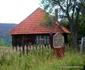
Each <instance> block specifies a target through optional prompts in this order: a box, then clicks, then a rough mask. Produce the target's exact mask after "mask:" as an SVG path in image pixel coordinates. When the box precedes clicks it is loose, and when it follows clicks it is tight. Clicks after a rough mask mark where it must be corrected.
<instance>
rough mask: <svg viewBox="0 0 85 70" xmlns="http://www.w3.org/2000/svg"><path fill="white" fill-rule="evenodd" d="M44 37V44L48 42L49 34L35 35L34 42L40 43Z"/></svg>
mask: <svg viewBox="0 0 85 70" xmlns="http://www.w3.org/2000/svg"><path fill="white" fill-rule="evenodd" d="M42 38H43V39H44V44H49V36H36V43H37V44H40V40H41V39H42Z"/></svg>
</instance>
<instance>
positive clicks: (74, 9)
mask: <svg viewBox="0 0 85 70" xmlns="http://www.w3.org/2000/svg"><path fill="white" fill-rule="evenodd" d="M82 2H83V0H41V4H42V6H43V7H44V9H45V10H49V11H51V12H52V9H53V8H56V7H59V8H60V9H61V11H62V12H63V13H64V16H65V17H66V18H67V20H68V22H69V25H70V31H71V36H72V43H73V47H74V48H75V49H76V48H77V46H78V27H79V16H80V10H81V3H82ZM62 16H63V15H62Z"/></svg>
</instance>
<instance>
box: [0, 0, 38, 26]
mask: <svg viewBox="0 0 85 70" xmlns="http://www.w3.org/2000/svg"><path fill="white" fill-rule="evenodd" d="M39 3H40V2H39V0H0V23H16V24H18V23H20V22H21V21H23V20H24V19H25V18H26V17H27V16H29V15H30V14H31V13H32V12H33V11H34V10H36V9H37V8H38V7H39Z"/></svg>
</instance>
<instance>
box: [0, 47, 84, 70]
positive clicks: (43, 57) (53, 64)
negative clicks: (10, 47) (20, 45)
mask: <svg viewBox="0 0 85 70" xmlns="http://www.w3.org/2000/svg"><path fill="white" fill-rule="evenodd" d="M84 65H85V54H80V53H79V52H76V53H74V52H73V51H72V49H71V48H68V49H66V52H65V56H64V57H63V58H57V57H55V55H54V54H53V50H50V51H49V50H47V49H44V52H42V51H41V50H38V52H36V54H35V52H34V51H31V52H30V53H29V54H28V55H21V56H20V55H19V52H16V53H12V54H10V53H7V52H4V54H3V55H0V70H83V66H84ZM72 66H73V67H74V68H73V67H72Z"/></svg>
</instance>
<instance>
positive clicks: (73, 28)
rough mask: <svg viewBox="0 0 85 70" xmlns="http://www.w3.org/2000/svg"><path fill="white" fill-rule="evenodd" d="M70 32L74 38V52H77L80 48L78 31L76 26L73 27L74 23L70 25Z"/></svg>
mask: <svg viewBox="0 0 85 70" xmlns="http://www.w3.org/2000/svg"><path fill="white" fill-rule="evenodd" d="M70 30H71V36H72V45H73V48H74V51H76V49H77V46H78V37H77V30H76V26H75V27H74V26H73V23H70Z"/></svg>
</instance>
